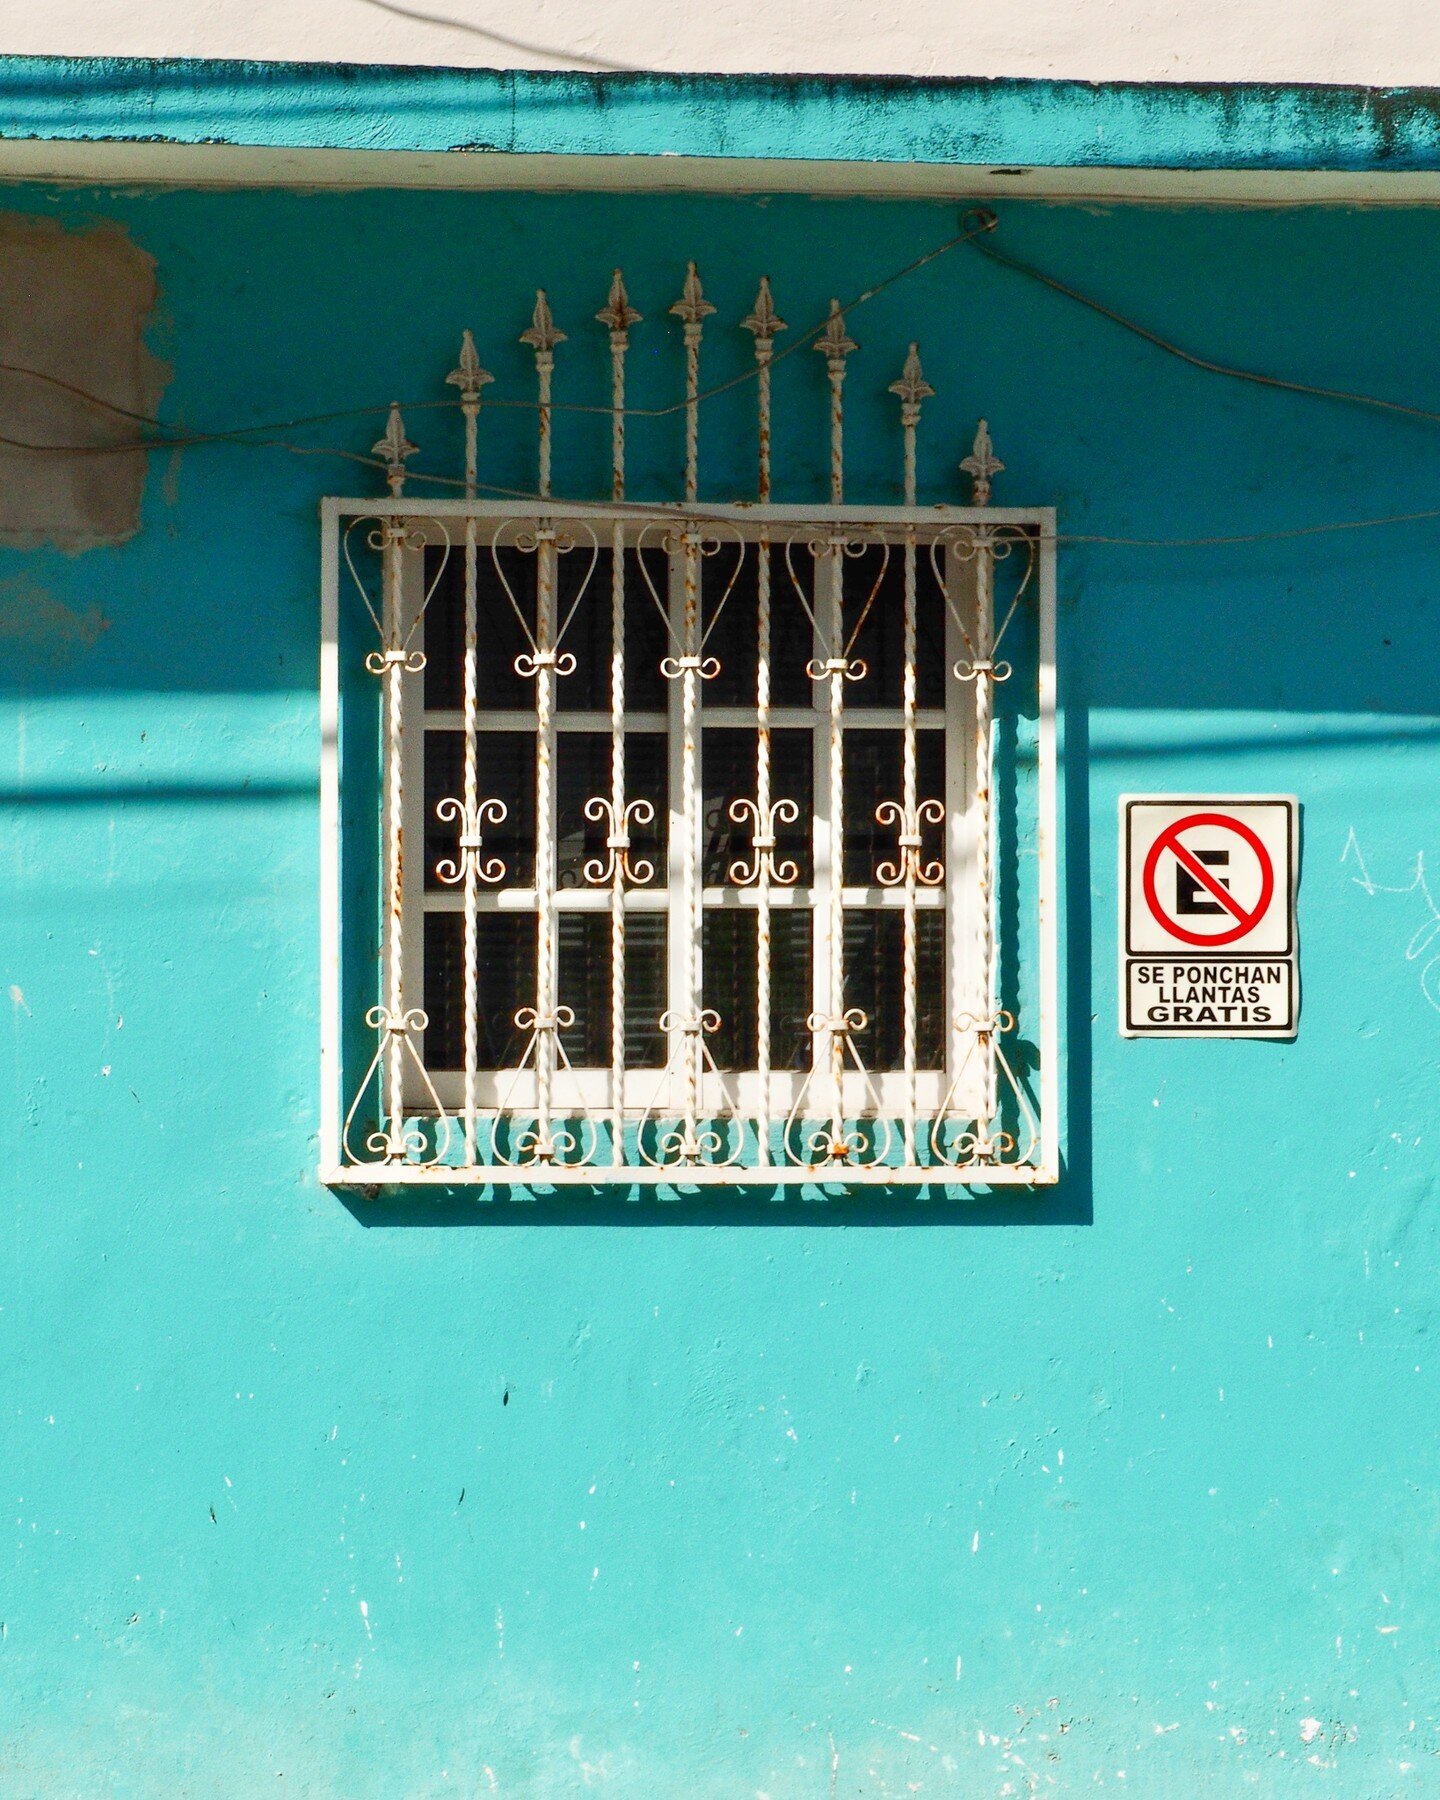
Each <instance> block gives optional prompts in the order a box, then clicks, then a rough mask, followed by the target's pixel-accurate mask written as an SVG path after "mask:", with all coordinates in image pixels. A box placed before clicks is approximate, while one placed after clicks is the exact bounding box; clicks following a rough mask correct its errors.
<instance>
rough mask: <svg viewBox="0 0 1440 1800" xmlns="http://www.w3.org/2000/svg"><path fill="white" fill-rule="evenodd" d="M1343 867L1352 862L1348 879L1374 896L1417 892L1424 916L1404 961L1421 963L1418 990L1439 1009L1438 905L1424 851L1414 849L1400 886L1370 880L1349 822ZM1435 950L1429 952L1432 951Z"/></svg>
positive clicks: (1408, 943)
mask: <svg viewBox="0 0 1440 1800" xmlns="http://www.w3.org/2000/svg"><path fill="white" fill-rule="evenodd" d="M1340 861H1341V864H1342V866H1343V865H1344V864H1345V863H1350V862H1353V863H1354V865H1355V867H1356V868H1357V869H1358V870H1359V871H1360V873H1359V874H1358V875H1354V876H1352V877H1351V879H1352V880H1353V881H1354V883H1355V885H1356V887H1358V888H1360V889H1361V890H1362V891H1363V892H1364V893H1366V894H1368V895H1370V897H1371V898H1372V899H1373V898H1374V896H1375V895H1376V894H1418V895H1419V896H1420V899H1421V901H1422V902H1423V904H1424V907H1425V916H1424V918H1423V919H1422V920H1421V921H1420V923H1419V925H1417V926H1416V928H1415V930H1414V931H1413V932H1412V933H1411V934H1410V937H1409V939H1408V941H1407V942H1406V945H1405V960H1406V962H1409V963H1419V964H1420V991H1421V993H1423V994H1424V996H1425V998H1426V1000H1427V1001H1428V1002H1429V1004H1430V1005H1431V1006H1433V1007H1434V1009H1435V1010H1436V1012H1440V947H1437V945H1436V942H1435V940H1436V938H1437V936H1440V906H1437V905H1436V903H1435V896H1434V895H1433V894H1432V893H1431V891H1430V882H1429V878H1428V877H1427V875H1426V873H1425V852H1424V851H1423V850H1417V851H1416V852H1415V871H1414V873H1413V875H1412V876H1411V877H1410V879H1409V881H1407V882H1405V883H1404V885H1403V886H1400V887H1390V886H1387V885H1386V884H1385V883H1383V882H1378V881H1375V880H1373V879H1372V877H1371V874H1370V871H1369V869H1368V868H1367V867H1366V864H1365V858H1364V856H1363V855H1362V854H1361V851H1360V844H1359V841H1358V840H1357V838H1356V836H1355V828H1354V826H1353V825H1352V826H1351V827H1350V831H1349V834H1348V836H1347V837H1346V839H1345V848H1344V849H1343V850H1342V851H1341V853H1340ZM1432 950H1433V951H1434V954H1433V955H1432V954H1431V952H1432Z"/></svg>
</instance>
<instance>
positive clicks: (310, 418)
mask: <svg viewBox="0 0 1440 1800" xmlns="http://www.w3.org/2000/svg"><path fill="white" fill-rule="evenodd" d="M998 225H999V220H998V218H997V217H996V215H995V214H994V213H993V212H991V211H989V210H988V209H987V208H984V207H980V208H976V209H974V210H973V211H971V212H969V213H967V214H965V215H964V218H963V220H962V229H961V230H960V231H959V232H957V233H956V234H955V235H954V236H952V237H950V238H947V239H945V240H944V242H942V243H940V244H937V245H935V246H934V247H933V248H932V249H930V250H927V251H925V252H924V253H923V254H922V255H920V256H917V257H915V258H914V259H913V260H912V261H910V262H908V263H906V264H905V265H904V266H903V267H902V268H899V269H896V270H895V271H894V272H893V273H892V274H890V275H887V276H885V277H884V279H883V280H881V281H878V282H875V283H874V284H873V285H872V286H870V287H868V288H866V289H864V290H863V292H861V293H859V294H857V295H856V296H855V297H854V298H853V299H852V300H850V301H848V302H847V303H846V304H845V305H844V306H842V307H840V309H839V311H840V314H841V316H842V317H844V316H845V315H846V314H847V313H849V312H852V311H855V310H857V309H858V308H859V307H861V306H864V305H865V304H866V303H867V302H868V301H870V300H873V299H874V298H875V297H876V296H877V295H879V294H882V293H884V292H885V291H886V289H888V288H890V287H893V286H894V285H895V284H896V283H897V282H899V281H903V280H904V279H905V278H906V277H907V276H909V275H913V274H914V273H916V272H917V271H918V270H920V269H922V268H924V267H925V266H926V265H927V264H928V263H932V262H934V261H936V260H937V258H939V257H941V256H944V255H945V254H946V253H947V252H949V251H951V250H954V249H956V248H958V247H959V246H960V245H962V244H968V245H969V246H970V248H971V249H973V250H974V251H975V252H976V253H977V254H978V255H981V256H984V257H987V258H988V259H989V260H990V261H992V262H995V263H998V264H999V265H1000V266H1002V267H1003V268H1006V269H1009V270H1010V271H1011V272H1012V273H1014V274H1017V275H1021V276H1023V277H1025V278H1026V279H1027V280H1031V281H1035V282H1037V283H1039V284H1040V285H1041V286H1043V287H1046V288H1049V289H1051V290H1052V291H1053V292H1055V293H1058V294H1060V295H1062V296H1063V297H1064V298H1065V299H1067V300H1071V301H1073V302H1075V303H1076V304H1077V305H1080V306H1083V307H1086V308H1087V309H1088V310H1090V311H1091V312H1094V313H1096V314H1098V315H1099V316H1100V317H1101V318H1104V319H1108V320H1109V321H1110V322H1111V323H1112V324H1115V325H1118V326H1120V327H1121V328H1122V329H1123V330H1125V331H1128V332H1131V333H1133V334H1134V335H1135V336H1136V337H1138V338H1140V339H1142V340H1143V341H1144V342H1145V343H1148V344H1150V345H1152V346H1153V347H1154V348H1155V349H1157V350H1160V351H1162V352H1163V353H1164V354H1165V355H1167V356H1173V357H1175V358H1177V359H1178V360H1179V361H1181V362H1183V363H1187V364H1188V365H1190V366H1191V367H1192V368H1196V369H1199V370H1201V371H1202V372H1204V373H1206V374H1210V375H1218V376H1221V377H1224V378H1225V379H1228V380H1233V381H1244V382H1249V383H1252V384H1254V385H1255V386H1258V387H1264V388H1271V389H1277V390H1279V391H1281V392H1284V393H1293V394H1300V395H1304V396H1306V397H1309V398H1312V399H1320V400H1329V401H1335V402H1339V403H1341V404H1346V405H1353V406H1361V407H1366V408H1370V409H1372V410H1375V411H1380V412H1386V413H1392V414H1396V415H1399V416H1401V417H1405V418H1412V419H1416V420H1419V421H1421V422H1422V423H1425V424H1437V425H1440V411H1433V410H1431V409H1429V408H1426V407H1421V406H1411V405H1408V404H1406V403H1405V402H1402V401H1398V400H1387V399H1385V398H1383V397H1382V396H1378V395H1374V394H1366V393H1363V392H1356V391H1351V390H1348V389H1342V388H1329V387H1322V386H1318V385H1316V384H1313V383H1310V382H1303V381H1294V380H1290V379H1288V378H1286V377H1283V376H1277V375H1267V374H1265V373H1263V372H1262V371H1258V370H1254V369H1244V368H1239V367H1235V366H1232V365H1230V364H1227V363H1222V362H1217V361H1215V360H1213V359H1212V358H1209V357H1204V356H1200V355H1198V354H1197V353H1196V352H1194V351H1191V350H1186V349H1185V348H1184V347H1183V346H1181V345H1179V344H1176V343H1173V342H1172V341H1171V340H1170V339H1168V338H1166V337H1164V336H1162V335H1161V334H1160V333H1159V332H1157V331H1153V330H1151V329H1150V327H1148V326H1146V325H1142V324H1141V323H1140V322H1139V321H1138V320H1136V319H1132V318H1130V317H1129V316H1128V315H1127V314H1125V313H1122V312H1120V311H1118V310H1117V309H1116V308H1114V307H1111V306H1108V305H1106V304H1105V302H1104V301H1101V300H1097V299H1096V298H1095V297H1094V296H1093V295H1091V294H1087V293H1085V292H1084V291H1083V290H1081V289H1080V288H1076V287H1073V286H1071V285H1070V284H1069V283H1067V282H1064V281H1061V280H1060V279H1059V278H1058V277H1057V276H1054V275H1051V274H1049V273H1047V272H1046V271H1045V270H1043V269H1040V268H1037V267H1036V266H1035V265H1034V264H1033V263H1028V262H1025V261H1023V260H1022V259H1021V258H1019V257H1015V256H1011V255H1009V254H1007V253H1006V252H1004V251H1001V250H997V249H996V248H995V246H994V245H993V244H988V243H982V242H981V241H980V240H981V239H982V238H984V237H987V236H989V235H990V234H991V233H993V232H994V231H995V230H996V229H997V227H998ZM828 322H829V314H828V313H827V315H826V318H825V319H823V320H821V322H820V323H819V324H817V325H815V326H813V327H811V328H810V329H809V330H807V331H805V332H802V333H801V335H800V336H799V337H797V338H796V339H795V340H794V341H793V342H792V343H790V344H788V345H787V346H786V347H785V349H784V350H781V351H779V352H777V353H776V354H775V355H774V356H773V357H772V358H771V366H772V367H773V366H774V364H776V363H779V362H783V361H784V360H785V359H786V357H789V356H793V355H794V354H795V353H796V352H797V351H799V350H802V349H804V348H806V346H807V345H810V344H813V343H814V342H816V340H817V339H818V338H819V337H820V336H821V335H822V334H823V332H824V331H825V328H826V325H827V324H828ZM0 374H9V375H16V376H21V377H24V378H27V379H29V380H33V381H37V382H41V383H43V384H45V385H47V386H50V387H54V388H58V389H60V390H61V391H62V392H65V393H68V394H70V395H72V396H73V397H75V398H76V399H79V400H81V401H83V402H85V403H86V404H88V405H91V406H94V407H97V408H98V409H100V410H102V411H105V412H109V413H111V414H113V415H114V416H115V417H117V418H123V419H125V420H127V421H130V422H132V423H136V424H140V425H143V426H145V427H146V428H147V429H148V430H150V431H154V432H159V433H162V434H164V435H161V436H154V437H142V438H133V439H130V440H123V439H122V440H117V441H116V442H114V443H108V444H37V443H34V442H31V441H28V440H26V439H23V438H16V437H10V436H5V435H0V448H4V449H10V450H18V451H23V452H25V453H27V454H31V455H39V456H47V455H48V456H115V455H123V454H126V453H132V454H143V455H149V454H151V453H152V452H154V451H160V450H186V449H191V448H196V447H201V446H204V445H210V444H229V445H232V446H235V447H238V448H251V449H268V450H285V451H288V452H289V453H290V454H292V455H295V456H320V457H329V458H333V459H335V460H337V461H344V462H352V463H359V464H361V465H362V466H363V467H365V468H370V469H377V470H383V469H384V468H385V467H386V464H385V462H384V461H383V460H382V459H381V458H380V457H378V456H374V455H365V454H364V453H363V452H360V451H356V450H345V449H340V448H338V447H335V446H323V445H306V444H296V443H292V442H290V441H289V440H288V439H286V438H282V437H277V436H275V435H273V434H275V433H277V432H284V431H297V430H303V429H305V428H306V427H308V426H312V425H320V424H333V423H336V422H338V421H340V420H345V419H358V418H374V417H383V416H385V415H387V414H388V413H389V410H390V405H391V403H390V402H388V401H387V402H385V403H384V404H382V405H377V406H364V407H349V408H344V409H341V410H337V411H332V412H325V413H311V414H307V415H304V416H302V417H300V418H296V419H288V420H283V421H278V422H274V423H270V424H264V425H248V426H238V427H233V428H231V429H229V430H223V431H205V432H184V431H179V430H176V429H175V428H173V427H170V426H168V425H166V424H165V423H164V422H163V421H161V420H159V419H155V418H152V417H150V416H149V415H147V414H145V413H138V412H134V411H131V410H130V409H129V408H127V407H123V406H120V405H117V404H116V403H115V402H114V401H111V400H107V399H105V398H104V397H103V396H102V395H99V394H95V393H92V392H91V391H90V390H88V389H86V388H82V387H78V386H76V385H75V384H74V383H73V382H69V381H65V380H63V379H62V378H61V377H59V376H57V375H50V374H47V373H45V372H44V371H42V370H39V369H32V368H27V367H24V366H22V365H20V364H16V363H9V362H0ZM756 376H757V371H756V370H755V369H747V370H744V371H743V372H742V373H741V374H739V375H736V376H733V377H731V378H730V379H729V380H727V381H722V382H718V383H716V385H715V386H713V387H710V388H707V389H704V390H702V391H701V392H700V393H699V394H698V395H696V396H695V400H696V401H697V402H703V401H706V400H711V399H714V398H715V397H716V396H717V395H719V394H723V393H727V392H729V391H730V390H731V389H732V388H736V387H740V386H743V385H744V384H745V383H746V382H749V381H753V380H755V379H756ZM459 404H460V402H459V401H458V400H448V399H447V400H419V401H411V402H408V403H406V404H404V405H403V406H402V411H404V412H406V413H417V412H430V411H442V410H443V411H447V412H450V411H454V410H455V409H456V408H457V407H458V406H459ZM485 404H486V407H487V409H494V410H517V411H525V412H535V411H538V409H539V403H538V401H533V400H499V399H492V400H487V401H486V403H485ZM687 404H689V402H687V401H686V400H678V401H675V402H672V403H671V404H668V405H665V406H655V407H626V408H625V414H626V416H627V417H629V418H642V419H663V418H668V417H671V416H673V415H674V414H676V413H679V412H683V411H684V410H685V408H686V406H687ZM550 411H551V412H566V413H581V414H591V415H603V416H610V415H611V413H612V408H610V407H608V406H592V405H585V404H581V403H576V402H565V401H556V402H554V403H553V404H552V405H551V407H550ZM260 434H264V435H260ZM406 473H407V479H408V480H410V481H412V482H426V483H428V484H430V485H431V486H438V487H449V488H455V489H463V488H464V487H465V485H466V484H465V483H464V482H463V481H461V480H460V479H458V478H456V477H452V476H446V475H436V474H430V473H428V472H426V471H425V470H422V469H411V470H407V472H406ZM476 485H477V486H478V487H479V488H480V490H481V491H482V492H484V493H486V494H489V495H491V496H493V497H494V498H496V499H501V500H515V501H518V502H521V503H525V504H533V503H535V502H537V501H539V500H541V499H542V498H543V499H546V500H547V503H550V504H553V506H554V508H555V510H556V511H563V512H570V513H573V514H605V513H611V512H614V511H617V510H618V511H622V512H624V513H626V514H630V515H633V514H635V513H644V514H649V515H652V516H654V517H657V518H670V517H673V516H674V515H675V512H676V508H675V507H674V506H673V505H665V504H661V505H652V506H647V505H645V504H644V503H643V502H640V503H636V502H627V503H625V504H624V505H623V506H617V504H616V503H615V502H610V501H598V500H564V499H561V498H560V497H558V496H553V495H552V496H542V495H540V494H539V493H537V492H535V491H534V490H531V489H519V488H505V487H498V486H495V485H494V484H492V483H486V482H480V483H478V484H476ZM684 511H685V513H686V516H687V517H695V518H699V519H706V518H714V519H717V520H721V519H724V518H726V517H728V516H729V515H728V514H726V513H720V512H714V513H710V512H707V510H706V509H705V508H704V507H703V506H702V507H699V508H696V507H693V506H692V507H687V508H685V509H684ZM1437 519H1440V507H1436V508H1431V509H1427V510H1422V511H1418V512H1405V513H1386V514H1383V515H1380V516H1377V517H1371V518H1363V519H1338V520H1329V521H1325V522H1323V523H1320V524H1315V525H1297V526H1285V527H1279V528H1277V529H1274V530H1270V531H1257V532H1231V533H1225V534H1221V535H1212V536H1204V537H1156V538H1146V537H1124V536H1116V535H1110V534H1106V533H1100V532H1056V533H1053V534H1043V535H1042V536H1041V537H1040V538H1039V539H1038V540H1037V541H1039V542H1042V543H1055V544H1103V545H1112V546H1117V547H1123V548H1133V549H1200V548H1219V547H1224V546H1228V545H1241V544H1262V543H1274V542H1280V541H1284V540H1287V539H1294V538H1305V537H1316V536H1323V535H1328V534H1331V533H1336V532H1347V531H1365V530H1371V529H1374V528H1377V527H1381V526H1389V525H1408V524H1419V523H1426V522H1431V521H1434V520H1437Z"/></svg>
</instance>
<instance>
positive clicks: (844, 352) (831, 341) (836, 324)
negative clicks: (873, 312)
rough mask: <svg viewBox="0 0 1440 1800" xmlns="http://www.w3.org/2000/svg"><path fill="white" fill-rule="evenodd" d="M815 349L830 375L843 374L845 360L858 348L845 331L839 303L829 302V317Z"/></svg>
mask: <svg viewBox="0 0 1440 1800" xmlns="http://www.w3.org/2000/svg"><path fill="white" fill-rule="evenodd" d="M815 348H816V349H817V350H818V351H819V352H820V354H821V355H822V356H823V357H824V358H825V362H826V365H827V367H828V368H829V370H830V373H831V374H832V375H843V374H844V373H845V358H846V357H847V356H848V355H849V354H850V352H851V351H852V350H858V349H859V348H860V346H859V345H858V344H857V343H856V342H855V340H854V338H852V337H849V336H848V335H847V334H846V331H845V315H844V313H843V312H841V310H840V302H839V301H838V300H832V301H831V302H830V317H829V318H828V319H827V320H826V321H825V329H824V330H823V331H822V332H821V333H820V335H819V337H817V338H816V340H815Z"/></svg>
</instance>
